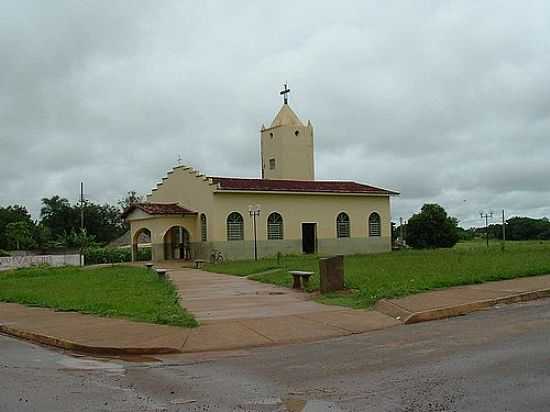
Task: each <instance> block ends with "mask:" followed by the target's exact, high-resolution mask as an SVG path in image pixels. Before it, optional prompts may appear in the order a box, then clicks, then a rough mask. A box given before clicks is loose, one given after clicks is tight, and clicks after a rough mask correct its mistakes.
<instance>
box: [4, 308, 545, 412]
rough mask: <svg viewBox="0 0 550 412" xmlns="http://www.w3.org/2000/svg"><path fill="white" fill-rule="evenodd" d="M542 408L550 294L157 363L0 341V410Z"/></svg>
mask: <svg viewBox="0 0 550 412" xmlns="http://www.w3.org/2000/svg"><path fill="white" fill-rule="evenodd" d="M32 410H36V411H74V410H94V411H95V410H115V411H118V410H120V411H143V410H151V411H155V410H157V411H158V410H169V411H233V410H234V411H284V410H289V411H292V412H295V411H302V410H303V411H306V412H311V411H407V412H412V411H428V412H429V411H548V410H550V299H547V300H542V301H537V302H532V303H528V304H518V305H510V306H502V307H497V308H495V309H491V310H489V311H485V312H480V313H476V314H471V315H468V316H464V317H461V318H455V319H450V320H443V321H437V322H430V323H423V324H417V325H410V326H398V327H394V328H390V329H386V330H383V331H379V332H372V333H369V334H365V335H358V336H352V337H346V338H337V339H333V340H329V341H324V342H319V343H313V344H304V345H294V346H287V347H273V348H264V349H256V350H253V351H247V352H234V353H226V354H203V355H185V356H183V355H180V356H170V357H163V358H162V362H152V361H151V362H147V361H143V360H142V361H140V362H122V361H112V360H111V361H108V362H101V361H96V360H93V359H90V358H74V357H72V356H66V355H64V354H62V353H61V352H56V351H50V350H47V349H44V348H41V347H36V346H33V345H30V344H27V343H22V342H20V341H16V340H13V339H11V338H7V337H3V336H0V411H32Z"/></svg>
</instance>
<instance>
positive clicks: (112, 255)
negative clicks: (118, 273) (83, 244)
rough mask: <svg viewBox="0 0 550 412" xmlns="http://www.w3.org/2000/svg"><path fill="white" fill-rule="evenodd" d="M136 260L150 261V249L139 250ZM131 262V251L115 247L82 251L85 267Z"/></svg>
mask: <svg viewBox="0 0 550 412" xmlns="http://www.w3.org/2000/svg"><path fill="white" fill-rule="evenodd" d="M136 258H137V260H151V248H140V249H138V253H137V256H136ZM131 260H132V249H130V248H116V247H89V248H86V249H84V261H85V262H86V264H87V265H95V264H99V263H120V262H130V261H131Z"/></svg>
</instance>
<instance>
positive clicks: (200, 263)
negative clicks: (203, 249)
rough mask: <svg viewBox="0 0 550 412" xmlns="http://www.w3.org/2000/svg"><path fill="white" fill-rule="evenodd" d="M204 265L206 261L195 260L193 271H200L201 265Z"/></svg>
mask: <svg viewBox="0 0 550 412" xmlns="http://www.w3.org/2000/svg"><path fill="white" fill-rule="evenodd" d="M205 263H206V260H203V259H195V260H194V261H193V269H202V265H204V264H205Z"/></svg>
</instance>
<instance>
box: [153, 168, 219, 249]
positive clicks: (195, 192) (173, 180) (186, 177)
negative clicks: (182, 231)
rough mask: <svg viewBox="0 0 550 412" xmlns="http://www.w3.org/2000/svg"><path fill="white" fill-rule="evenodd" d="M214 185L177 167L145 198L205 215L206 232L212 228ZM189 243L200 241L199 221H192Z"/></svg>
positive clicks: (198, 174) (186, 169)
mask: <svg viewBox="0 0 550 412" xmlns="http://www.w3.org/2000/svg"><path fill="white" fill-rule="evenodd" d="M215 188H216V185H213V184H210V183H209V181H208V180H205V177H204V176H203V175H201V174H200V173H199V172H197V171H195V170H194V169H192V168H190V167H185V166H179V167H176V168H174V169H173V171H172V172H171V173H169V174H168V175H167V177H166V178H164V179H162V183H160V184H158V185H157V187H156V188H155V189H154V190H153V191H152V193H151V196H149V197H148V198H147V201H149V202H178V203H179V204H180V205H181V206H183V207H185V208H188V209H191V210H193V211H195V212H198V214H199V215H200V214H201V213H204V214H206V218H207V219H206V222H207V231H208V232H210V228H211V227H212V222H211V221H212V218H213V213H214V205H213V200H214V199H213V194H212V193H213V191H214V189H215ZM191 231H192V235H191V238H190V239H191V241H200V219H199V218H198V216H197V217H196V218H195V219H194V221H193V226H192V227H191V228H190V232H191Z"/></svg>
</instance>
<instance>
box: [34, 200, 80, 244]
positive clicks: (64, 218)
mask: <svg viewBox="0 0 550 412" xmlns="http://www.w3.org/2000/svg"><path fill="white" fill-rule="evenodd" d="M40 223H41V224H42V225H44V226H45V227H47V228H48V230H49V232H50V233H51V236H52V237H53V238H54V239H57V238H58V237H60V236H62V235H63V233H70V232H71V231H73V230H76V229H78V228H79V227H80V212H79V209H78V208H77V207H73V206H71V204H70V203H69V201H68V200H67V199H65V198H62V197H60V196H57V195H56V196H52V197H51V198H49V199H48V198H43V199H42V209H40Z"/></svg>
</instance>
